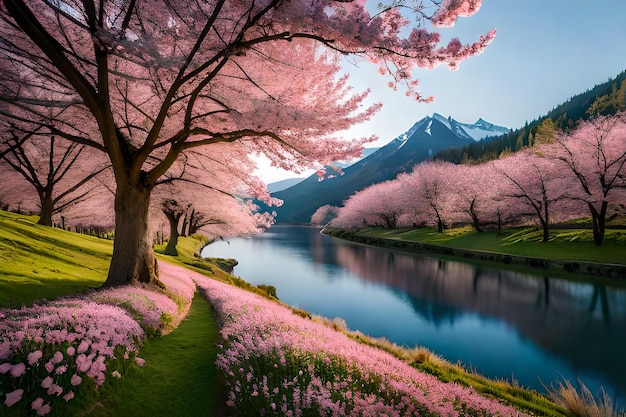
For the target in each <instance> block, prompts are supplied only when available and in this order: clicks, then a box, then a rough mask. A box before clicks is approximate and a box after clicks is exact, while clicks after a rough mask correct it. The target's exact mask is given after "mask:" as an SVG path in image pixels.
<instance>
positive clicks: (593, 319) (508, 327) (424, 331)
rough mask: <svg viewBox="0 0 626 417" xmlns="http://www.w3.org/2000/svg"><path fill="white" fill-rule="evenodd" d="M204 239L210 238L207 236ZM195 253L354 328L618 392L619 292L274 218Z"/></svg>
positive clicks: (621, 369)
mask: <svg viewBox="0 0 626 417" xmlns="http://www.w3.org/2000/svg"><path fill="white" fill-rule="evenodd" d="M211 246H213V245H211ZM211 246H209V247H208V248H207V249H206V250H205V252H203V255H204V256H223V257H234V258H237V259H238V260H239V262H240V265H238V266H237V267H236V268H235V272H236V273H237V274H240V275H241V276H242V277H243V278H244V279H246V280H248V281H251V282H252V283H255V284H258V283H265V284H270V285H274V286H276V288H277V289H278V295H279V297H280V298H281V299H282V300H283V301H285V302H287V303H289V304H292V305H298V306H300V307H302V308H305V309H306V310H309V311H311V312H313V313H315V314H322V315H325V316H329V317H334V316H340V317H343V318H344V319H346V321H347V323H348V325H349V327H350V328H352V329H359V330H361V331H363V332H364V333H367V334H371V335H373V336H385V337H387V338H388V339H390V340H392V341H394V342H396V343H398V344H407V345H414V344H419V345H424V346H427V347H429V348H431V349H432V350H434V351H435V352H437V353H438V354H441V355H442V356H444V357H445V358H446V359H448V360H451V361H453V362H454V361H457V360H460V361H462V362H463V363H465V364H466V365H468V366H472V367H474V368H476V369H477V370H478V371H480V372H482V373H484V374H486V375H488V376H491V377H499V378H508V379H510V378H511V377H513V378H515V379H516V380H517V381H519V382H520V384H521V385H524V386H530V387H533V388H535V389H538V390H541V389H542V383H544V384H546V385H549V384H550V383H552V382H554V381H555V380H557V379H559V378H560V377H561V376H563V377H566V378H568V379H570V380H572V381H573V382H574V381H575V380H576V379H577V378H581V379H583V381H584V382H585V383H586V384H587V385H588V386H589V387H590V388H591V389H592V391H595V390H597V388H598V387H599V385H600V384H602V385H604V387H605V388H606V389H607V392H608V393H609V394H611V395H613V396H615V397H617V398H619V399H620V403H621V404H624V399H625V397H626V357H625V356H624V355H623V354H622V353H621V352H622V351H623V348H624V346H625V345H626V291H624V290H623V289H619V288H611V287H607V286H604V285H600V284H590V283H584V282H571V281H565V280H561V279H555V278H551V277H549V276H543V277H537V276H531V275H527V274H523V273H518V272H512V271H507V270H497V269H489V268H485V267H480V266H475V265H471V264H466V263H461V262H451V261H444V260H439V259H435V258H430V257H422V256H415V255H412V254H407V253H404V252H398V251H391V250H387V249H381V248H375V247H370V246H365V245H358V244H353V243H349V242H345V241H341V240H338V239H331V238H329V237H328V236H324V235H320V234H319V233H318V230H316V229H308V228H296V227H276V228H272V229H270V231H269V232H268V233H265V234H264V235H261V236H260V237H258V238H253V239H237V240H233V241H232V244H231V245H229V246H227V247H226V246H221V247H220V246H215V247H211Z"/></svg>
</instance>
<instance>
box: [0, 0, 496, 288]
mask: <svg viewBox="0 0 626 417" xmlns="http://www.w3.org/2000/svg"><path fill="white" fill-rule="evenodd" d="M480 3H481V2H480V1H479V0H444V1H443V2H439V1H433V2H432V4H423V3H419V4H417V3H410V2H408V1H407V2H406V3H405V2H404V1H400V2H394V3H393V4H392V5H390V6H388V7H383V8H382V9H381V10H380V12H379V13H377V14H375V15H374V16H372V15H371V14H370V13H369V12H368V11H367V9H366V7H365V6H366V4H365V0H354V1H349V0H316V1H310V0H293V1H283V0H257V1H226V0H211V1H194V2H188V3H186V4H185V5H184V7H181V6H180V5H179V4H175V3H173V2H171V1H168V0H145V1H136V0H115V1H105V0H102V1H93V0H81V1H78V0H64V1H63V0H59V1H48V0H3V1H2V3H1V6H0V79H1V83H0V85H1V86H0V115H2V119H3V120H2V126H3V129H9V130H15V131H21V132H28V131H33V130H38V131H40V132H41V133H48V134H49V135H55V137H59V138H63V139H66V140H70V141H73V142H75V143H78V144H81V145H85V146H87V147H89V148H90V149H91V150H92V151H94V152H101V153H104V154H105V155H106V156H107V157H108V159H109V160H110V163H111V167H112V171H113V175H114V177H115V188H116V189H115V193H116V194H115V224H116V230H115V237H116V239H115V245H114V252H113V259H112V261H111V267H110V270H109V275H108V278H107V281H106V284H105V285H119V284H124V283H127V282H133V281H142V282H152V281H155V280H156V279H157V271H156V267H155V261H154V255H153V252H152V248H151V240H150V236H149V233H148V230H149V205H150V196H151V193H152V190H153V189H154V187H155V186H156V185H157V184H158V183H159V182H160V181H161V180H162V179H163V178H166V177H167V176H168V174H170V171H171V169H172V167H173V166H175V165H178V164H181V163H185V161H186V160H187V159H188V157H189V153H190V152H191V151H194V152H198V153H202V152H204V150H206V149H210V148H211V147H212V146H214V145H216V144H222V145H225V146H226V145H227V146H226V148H227V149H226V150H224V152H226V153H229V152H233V153H241V152H245V153H247V154H254V153H262V154H264V155H266V156H267V157H268V158H269V159H270V160H271V161H272V163H273V164H274V165H276V166H280V167H283V168H286V169H291V170H298V169H302V168H305V167H310V166H312V165H313V164H315V163H325V162H331V161H333V160H339V159H345V158H346V157H350V156H356V155H358V154H359V153H360V151H361V149H362V145H363V143H365V142H366V141H367V140H370V139H372V138H362V139H355V140H342V138H340V137H337V136H336V132H340V131H342V130H345V129H347V128H349V127H350V126H352V125H354V124H356V123H359V122H362V121H365V120H367V119H368V118H369V117H370V116H371V115H372V114H373V113H374V112H375V111H376V110H377V109H378V108H379V105H378V104H374V105H371V106H364V99H365V97H366V96H367V91H366V92H353V91H352V90H351V88H350V85H349V80H348V77H347V76H344V75H341V67H340V57H341V56H343V55H351V56H354V57H357V58H360V59H364V60H367V61H369V62H372V63H374V64H376V65H378V66H379V68H380V72H381V73H382V74H383V75H387V76H389V77H390V78H391V81H390V84H391V85H392V86H394V87H395V86H398V85H401V86H403V87H404V88H405V89H406V91H407V94H412V95H414V96H415V97H416V99H418V100H423V101H428V100H430V98H429V97H426V98H425V97H422V96H421V95H420V94H419V92H418V91H417V90H416V86H417V80H416V79H415V78H414V77H413V71H412V70H413V69H414V68H417V67H421V68H433V67H435V66H437V65H447V66H448V67H450V68H452V69H455V68H457V66H458V64H459V62H460V61H462V60H463V59H465V58H467V57H469V56H471V55H474V54H477V53H479V52H481V51H482V50H483V49H484V48H485V47H486V46H487V44H488V43H489V42H490V41H491V40H492V39H493V37H494V36H495V31H493V30H492V31H490V32H489V33H487V34H486V35H485V36H483V37H481V38H480V39H478V40H477V41H476V42H474V43H471V44H467V45H463V44H462V43H461V42H460V41H459V40H458V39H456V38H455V39H453V40H451V41H450V42H449V43H448V44H447V45H439V40H440V38H439V35H438V34H437V33H434V32H430V31H429V30H427V29H425V27H424V22H425V21H431V22H432V23H433V24H434V25H439V26H449V25H451V24H452V23H454V21H455V19H456V17H457V16H469V15H471V14H473V13H475V12H476V11H477V10H478V8H479V7H480ZM402 7H412V8H414V12H415V13H416V15H417V16H418V17H419V19H418V20H417V23H416V24H412V25H411V22H410V20H409V19H407V18H406V17H404V16H403V15H402V14H401V13H400V11H399V10H400V9H401V8H402ZM411 26H412V27H411ZM50 109H62V110H63V111H59V112H55V113H58V116H57V117H55V118H54V119H53V120H50V119H48V118H46V117H45V116H46V114H47V113H48V112H49V111H50ZM206 169H207V171H209V172H211V170H212V167H211V166H208V167H206ZM236 170H237V167H236V166H233V167H232V171H236ZM226 171H228V170H226ZM223 180H224V178H223V177H214V178H213V180H212V181H214V183H219V182H220V181H223ZM250 191H251V192H252V193H253V194H254V193H259V194H261V195H262V194H263V191H262V190H261V189H260V188H259V189H253V190H250Z"/></svg>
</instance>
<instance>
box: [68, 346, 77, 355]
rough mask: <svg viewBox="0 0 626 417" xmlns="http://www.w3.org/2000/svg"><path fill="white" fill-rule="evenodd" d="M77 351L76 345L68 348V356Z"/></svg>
mask: <svg viewBox="0 0 626 417" xmlns="http://www.w3.org/2000/svg"><path fill="white" fill-rule="evenodd" d="M75 353H76V348H75V347H74V346H70V347H68V348H67V355H68V356H74V354H75Z"/></svg>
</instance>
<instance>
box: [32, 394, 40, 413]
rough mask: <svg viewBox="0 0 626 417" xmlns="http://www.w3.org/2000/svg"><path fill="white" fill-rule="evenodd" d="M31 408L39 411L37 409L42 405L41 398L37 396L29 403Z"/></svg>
mask: <svg viewBox="0 0 626 417" xmlns="http://www.w3.org/2000/svg"><path fill="white" fill-rule="evenodd" d="M30 406H31V407H32V409H33V410H35V411H39V409H40V408H41V407H42V406H43V398H41V397H37V398H36V399H35V400H34V401H33V402H32V403H31V404H30Z"/></svg>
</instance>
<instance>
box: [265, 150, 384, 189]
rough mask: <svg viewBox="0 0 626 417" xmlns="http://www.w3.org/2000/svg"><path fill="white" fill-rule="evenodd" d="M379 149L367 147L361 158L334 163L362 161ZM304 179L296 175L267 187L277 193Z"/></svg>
mask: <svg viewBox="0 0 626 417" xmlns="http://www.w3.org/2000/svg"><path fill="white" fill-rule="evenodd" d="M378 149H380V148H365V149H363V155H362V156H361V158H358V159H356V160H352V161H350V162H344V161H340V162H335V163H334V164H333V165H334V166H335V167H337V168H345V167H349V166H350V165H352V164H354V163H356V162H358V161H360V160H361V159H363V158H365V157H367V156H369V155H371V154H373V153H374V152H376V151H377V150H378ZM303 179H304V178H303V177H295V178H287V179H284V180H280V181H275V182H271V183H269V184H267V189H268V191H269V192H270V193H276V192H278V191H282V190H286V189H287V188H289V187H293V186H294V185H296V184H298V183H300V182H302V180H303Z"/></svg>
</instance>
